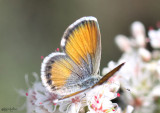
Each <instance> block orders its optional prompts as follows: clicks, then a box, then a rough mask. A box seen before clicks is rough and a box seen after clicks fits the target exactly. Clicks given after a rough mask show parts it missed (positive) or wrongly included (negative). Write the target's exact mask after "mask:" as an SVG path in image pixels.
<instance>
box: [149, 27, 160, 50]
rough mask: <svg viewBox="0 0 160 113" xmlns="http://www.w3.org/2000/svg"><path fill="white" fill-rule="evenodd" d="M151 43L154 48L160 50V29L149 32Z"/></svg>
mask: <svg viewBox="0 0 160 113" xmlns="http://www.w3.org/2000/svg"><path fill="white" fill-rule="evenodd" d="M148 35H149V38H150V42H151V45H152V47H153V48H160V29H158V30H150V31H149V32H148Z"/></svg>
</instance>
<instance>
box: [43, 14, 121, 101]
mask: <svg viewBox="0 0 160 113" xmlns="http://www.w3.org/2000/svg"><path fill="white" fill-rule="evenodd" d="M61 48H62V50H63V52H53V53H51V54H49V55H48V56H47V57H45V58H44V60H43V62H42V65H41V79H42V83H43V85H44V86H45V87H46V88H47V90H48V91H49V92H51V93H55V94H57V95H58V100H63V99H67V98H70V97H73V96H75V95H77V94H80V93H82V92H85V91H86V90H88V89H92V88H94V87H95V86H98V85H101V84H103V83H105V82H107V81H108V80H109V78H110V77H112V76H113V74H114V73H115V72H117V71H118V70H119V69H120V68H121V67H122V65H124V63H122V64H120V65H119V66H117V67H116V68H114V69H113V70H112V71H110V72H109V73H108V74H106V75H105V76H103V77H101V76H100V75H99V66H100V59H101V34H100V29H99V25H98V21H97V19H96V18H95V17H92V16H89V17H82V18H80V19H78V20H77V21H75V22H74V23H73V24H71V25H70V26H69V27H68V28H67V29H66V31H65V32H64V35H63V37H62V39H61Z"/></svg>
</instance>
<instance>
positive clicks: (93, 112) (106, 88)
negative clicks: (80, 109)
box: [86, 83, 119, 113]
mask: <svg viewBox="0 0 160 113" xmlns="http://www.w3.org/2000/svg"><path fill="white" fill-rule="evenodd" d="M112 85H113V83H110V84H104V85H101V86H97V87H95V88H94V89H92V90H91V91H89V92H88V93H87V95H86V98H87V104H88V108H89V112H87V113H114V112H116V113H117V110H118V108H119V107H118V105H117V104H116V103H112V102H111V101H110V100H112V99H114V98H116V97H117V93H116V92H117V90H118V89H119V85H118V84H116V85H113V86H112Z"/></svg>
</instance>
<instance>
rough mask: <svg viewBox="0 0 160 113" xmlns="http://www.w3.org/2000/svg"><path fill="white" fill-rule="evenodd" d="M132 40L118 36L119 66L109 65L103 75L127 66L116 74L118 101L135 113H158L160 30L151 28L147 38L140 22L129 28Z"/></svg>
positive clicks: (159, 94)
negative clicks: (119, 89)
mask: <svg viewBox="0 0 160 113" xmlns="http://www.w3.org/2000/svg"><path fill="white" fill-rule="evenodd" d="M131 33H132V36H131V37H129V38H128V37H126V36H124V35H118V36H116V38H115V42H116V44H117V45H118V47H119V48H120V50H121V51H122V52H123V54H122V56H121V58H120V59H119V60H118V62H117V63H116V62H113V61H111V62H110V63H109V64H108V67H106V68H104V69H103V71H102V73H103V74H106V73H107V72H108V71H109V70H111V69H112V68H113V67H115V65H117V64H119V63H121V62H126V64H125V66H123V67H122V69H121V70H120V71H119V73H118V76H119V78H120V84H121V89H122V90H123V94H122V96H121V100H123V101H124V103H126V104H127V105H128V104H130V105H132V106H133V107H134V113H154V112H156V113H157V112H160V109H159V106H160V84H159V83H160V29H158V30H154V29H153V28H150V29H149V31H148V37H147V36H146V32H145V27H144V25H143V24H142V23H141V22H138V21H136V22H134V23H132V25H131Z"/></svg>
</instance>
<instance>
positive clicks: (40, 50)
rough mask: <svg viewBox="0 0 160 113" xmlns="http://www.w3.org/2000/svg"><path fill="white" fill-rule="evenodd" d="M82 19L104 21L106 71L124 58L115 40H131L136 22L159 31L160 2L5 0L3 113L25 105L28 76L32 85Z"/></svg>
mask: <svg viewBox="0 0 160 113" xmlns="http://www.w3.org/2000/svg"><path fill="white" fill-rule="evenodd" d="M83 16H95V17H96V18H97V19H98V21H99V25H100V29H101V36H102V60H101V69H102V68H103V67H104V66H107V63H108V62H109V61H110V60H115V61H116V60H118V58H119V57H120V56H121V52H120V51H119V50H118V48H117V46H116V45H115V43H114V37H115V36H116V35H117V34H120V33H121V34H126V35H130V33H129V27H130V24H131V23H132V22H133V21H136V20H139V21H141V22H143V23H144V24H145V26H146V28H148V27H149V26H153V27H155V24H156V22H157V21H159V20H160V0H68V1H67V0H0V113H3V111H1V109H2V108H3V107H15V108H18V106H20V105H21V104H22V103H23V101H22V100H24V98H21V97H20V96H19V95H18V94H17V92H16V89H24V90H27V86H26V84H25V80H24V75H25V74H28V75H29V79H30V80H32V81H33V76H32V72H37V73H38V74H40V66H41V61H42V60H41V59H40V57H41V56H47V55H48V54H50V53H51V52H53V51H55V49H56V48H57V47H60V40H61V37H62V35H63V32H64V31H65V29H66V28H67V27H68V26H69V25H70V24H72V23H73V22H74V21H75V20H77V19H79V18H80V17H83ZM21 101H22V102H21ZM14 112H15V113H25V110H24V111H14ZM5 113H7V112H5Z"/></svg>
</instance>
